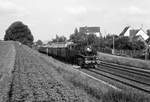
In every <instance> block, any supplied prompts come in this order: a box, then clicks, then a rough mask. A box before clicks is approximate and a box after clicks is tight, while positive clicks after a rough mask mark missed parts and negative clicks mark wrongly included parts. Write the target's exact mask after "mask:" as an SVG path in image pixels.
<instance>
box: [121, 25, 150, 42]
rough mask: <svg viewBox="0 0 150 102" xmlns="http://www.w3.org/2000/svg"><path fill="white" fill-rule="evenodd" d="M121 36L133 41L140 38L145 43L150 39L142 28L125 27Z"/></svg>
mask: <svg viewBox="0 0 150 102" xmlns="http://www.w3.org/2000/svg"><path fill="white" fill-rule="evenodd" d="M119 36H128V37H129V38H130V39H131V40H133V38H138V39H140V40H144V41H146V40H147V39H148V38H149V36H148V35H147V33H146V32H145V31H144V30H143V29H142V28H140V29H133V28H132V27H130V26H127V27H125V28H124V29H123V31H122V32H121V33H120V34H119Z"/></svg>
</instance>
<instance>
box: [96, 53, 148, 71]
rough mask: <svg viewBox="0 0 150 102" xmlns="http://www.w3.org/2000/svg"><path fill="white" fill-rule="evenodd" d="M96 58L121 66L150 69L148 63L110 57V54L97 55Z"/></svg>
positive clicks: (133, 59)
mask: <svg viewBox="0 0 150 102" xmlns="http://www.w3.org/2000/svg"><path fill="white" fill-rule="evenodd" d="M98 56H99V58H100V59H101V60H103V61H106V62H112V63H116V64H123V65H127V66H133V67H140V68H144V69H150V61H144V60H140V59H135V58H128V57H121V56H115V55H110V54H105V53H99V54H98Z"/></svg>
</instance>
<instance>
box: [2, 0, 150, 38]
mask: <svg viewBox="0 0 150 102" xmlns="http://www.w3.org/2000/svg"><path fill="white" fill-rule="evenodd" d="M149 4H150V0H0V39H2V38H3V36H4V34H5V30H6V29H7V28H8V26H9V25H10V24H11V23H12V22H14V21H18V20H19V21H23V23H24V24H26V25H28V26H29V28H30V30H31V32H32V34H33V35H34V38H35V40H37V39H41V40H51V39H52V38H54V37H55V35H56V34H57V35H64V36H67V37H68V36H69V35H70V34H71V33H73V31H74V28H75V27H78V28H79V27H80V26H100V27H101V30H102V33H103V35H104V32H107V33H116V34H118V33H120V32H121V31H122V29H123V28H124V27H125V26H126V25H131V26H133V27H140V26H141V24H143V27H144V29H146V28H150V6H149Z"/></svg>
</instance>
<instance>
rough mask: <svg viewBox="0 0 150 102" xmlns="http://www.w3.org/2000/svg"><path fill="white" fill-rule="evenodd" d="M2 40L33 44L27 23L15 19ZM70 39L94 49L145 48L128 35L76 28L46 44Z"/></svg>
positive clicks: (140, 42)
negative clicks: (70, 32) (96, 32)
mask: <svg viewBox="0 0 150 102" xmlns="http://www.w3.org/2000/svg"><path fill="white" fill-rule="evenodd" d="M113 37H114V45H113ZM4 40H5V41H8V40H13V41H19V42H21V43H22V44H25V45H27V46H29V47H31V46H32V45H33V44H34V42H33V41H34V37H33V35H32V33H31V31H30V29H29V28H28V26H27V25H25V24H23V22H21V21H17V22H14V23H12V24H11V25H10V26H9V27H8V29H7V30H6V32H5V36H4ZM67 41H71V42H74V43H76V44H77V45H78V46H81V47H82V46H89V45H90V46H93V47H94V48H95V49H99V48H109V49H112V48H113V46H114V47H115V49H118V50H120V49H123V50H141V49H144V48H145V45H144V43H143V42H142V41H140V40H132V41H131V40H130V38H129V37H120V36H118V35H114V34H113V35H112V34H107V35H106V36H105V37H102V36H100V37H98V36H96V35H95V34H92V33H91V34H86V33H83V32H79V31H78V29H77V28H75V30H74V32H73V34H71V35H70V37H69V39H67V38H66V37H65V36H58V35H56V37H55V38H54V39H52V40H51V41H49V42H48V44H51V43H55V42H67ZM35 44H36V45H43V42H42V41H41V40H38V41H36V42H35Z"/></svg>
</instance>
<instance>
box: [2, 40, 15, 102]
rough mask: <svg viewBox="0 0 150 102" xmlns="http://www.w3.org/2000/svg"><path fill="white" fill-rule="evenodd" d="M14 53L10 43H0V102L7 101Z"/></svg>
mask: <svg viewBox="0 0 150 102" xmlns="http://www.w3.org/2000/svg"><path fill="white" fill-rule="evenodd" d="M15 56H16V51H15V47H14V45H13V44H12V42H3V41H0V102H3V101H4V100H6V99H7V93H8V91H9V87H10V86H9V84H10V83H11V76H12V73H11V72H12V70H13V68H14V63H15Z"/></svg>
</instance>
